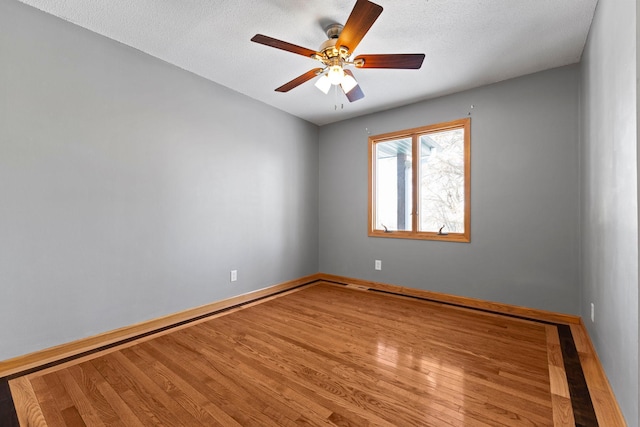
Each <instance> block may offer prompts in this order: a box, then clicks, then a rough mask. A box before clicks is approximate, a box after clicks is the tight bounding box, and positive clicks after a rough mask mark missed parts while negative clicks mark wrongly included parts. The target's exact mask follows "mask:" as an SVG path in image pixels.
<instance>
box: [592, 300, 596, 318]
mask: <svg viewBox="0 0 640 427" xmlns="http://www.w3.org/2000/svg"><path fill="white" fill-rule="evenodd" d="M595 318H596V305H595V304H594V303H591V321H592V322H595Z"/></svg>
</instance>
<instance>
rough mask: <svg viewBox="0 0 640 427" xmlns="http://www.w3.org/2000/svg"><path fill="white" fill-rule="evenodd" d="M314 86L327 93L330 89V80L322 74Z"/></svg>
mask: <svg viewBox="0 0 640 427" xmlns="http://www.w3.org/2000/svg"><path fill="white" fill-rule="evenodd" d="M315 86H316V87H317V88H318V89H320V90H321V91H322V92H324V94H325V95H326V94H327V93H329V89H331V80H329V77H327V75H326V74H324V75H322V76H321V77H320V78H319V79H318V80H317V81H316V84H315Z"/></svg>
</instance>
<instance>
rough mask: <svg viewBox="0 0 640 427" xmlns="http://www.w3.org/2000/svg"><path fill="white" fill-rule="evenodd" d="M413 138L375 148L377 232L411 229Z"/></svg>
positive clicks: (384, 143)
mask: <svg viewBox="0 0 640 427" xmlns="http://www.w3.org/2000/svg"><path fill="white" fill-rule="evenodd" d="M411 157H412V156H411V138H403V139H397V140H393V141H386V142H380V143H377V144H376V145H375V161H376V164H375V180H376V181H375V191H376V194H375V229H376V230H384V229H385V228H386V229H388V230H394V231H395V230H411V206H412V204H413V202H412V192H413V190H412V181H411V176H412V166H411Z"/></svg>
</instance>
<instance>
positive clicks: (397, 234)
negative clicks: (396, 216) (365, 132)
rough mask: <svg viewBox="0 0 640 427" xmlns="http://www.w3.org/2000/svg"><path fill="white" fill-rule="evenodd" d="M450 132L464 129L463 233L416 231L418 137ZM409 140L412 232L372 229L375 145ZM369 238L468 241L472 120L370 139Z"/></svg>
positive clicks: (459, 120)
mask: <svg viewBox="0 0 640 427" xmlns="http://www.w3.org/2000/svg"><path fill="white" fill-rule="evenodd" d="M452 129H464V233H448V234H438V233H437V232H426V231H418V224H419V223H418V215H419V206H418V205H419V185H418V179H419V170H420V169H419V162H420V153H419V150H420V144H419V143H418V138H419V137H420V136H421V135H424V134H425V133H434V132H442V131H447V130H452ZM401 138H411V141H412V171H413V172H412V178H411V179H412V192H413V194H412V208H411V230H394V231H385V230H377V229H375V223H376V221H375V206H376V204H375V203H376V200H375V195H376V188H375V185H376V184H375V181H376V180H375V165H376V159H375V158H374V156H375V145H376V144H378V143H380V142H387V141H391V140H396V139H401ZM368 227H369V236H370V237H388V238H395V239H418V240H438V241H447V242H470V241H471V118H468V117H467V118H463V119H458V120H452V121H449V122H445V123H437V124H433V125H429V126H423V127H419V128H413V129H407V130H401V131H396V132H390V133H385V134H381V135H374V136H370V137H369V224H368Z"/></svg>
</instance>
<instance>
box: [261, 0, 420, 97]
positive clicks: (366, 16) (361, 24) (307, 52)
mask: <svg viewBox="0 0 640 427" xmlns="http://www.w3.org/2000/svg"><path fill="white" fill-rule="evenodd" d="M381 13H382V6H380V5H377V4H375V3H372V2H370V1H368V0H357V1H356V4H355V6H354V7H353V10H352V11H351V14H350V15H349V18H348V19H347V23H346V24H345V25H344V26H342V25H340V24H332V25H329V26H328V27H327V28H326V29H325V31H326V33H327V37H329V40H327V41H325V42H324V43H322V45H321V46H320V49H319V50H318V51H315V50H313V49H307V48H305V47H301V46H297V45H295V44H292V43H288V42H285V41H282V40H278V39H274V38H273V37H269V36H265V35H262V34H256V35H255V36H253V38H252V39H251V41H252V42H255V43H260V44H263V45H266V46H271V47H275V48H276V49H282V50H286V51H288V52H292V53H296V54H298V55H303V56H306V57H309V58H312V59H315V60H317V61H319V62H320V63H322V67H320V68H314V69H313V70H309V71H307V72H306V73H304V74H302V75H301V76H298V77H296V78H295V79H293V80H291V81H290V82H288V83H285V84H283V85H282V86H280V87H279V88H277V89H276V92H288V91H290V90H291V89H293V88H295V87H298V86H300V85H301V84H302V83H305V82H307V81H309V80H311V79H313V78H314V77H316V76H320V78H319V79H318V81H317V82H316V84H315V85H316V87H317V88H318V89H320V90H321V91H323V92H324V93H325V94H326V93H328V92H329V89H331V87H332V86H338V85H339V86H340V87H341V88H342V90H343V92H344V93H345V95H346V96H347V99H349V102H354V101H357V100H359V99H361V98H363V97H364V93H363V92H362V89H360V86H359V85H358V82H357V81H356V79H355V77H354V75H353V72H352V71H351V70H349V69H348V68H346V67H347V66H353V67H355V68H394V69H418V68H420V67H421V66H422V61H424V54H423V53H410V54H407V53H402V54H387V55H384V54H383V55H379V54H378V55H374V54H367V55H358V56H356V57H355V58H354V59H353V60H352V59H351V56H352V54H353V51H354V50H355V49H356V47H357V46H358V44H359V43H360V41H361V40H362V38H363V37H364V36H365V34H367V31H369V28H371V26H372V25H373V23H374V22H375V21H376V19H378V17H379V16H380V14H381Z"/></svg>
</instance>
